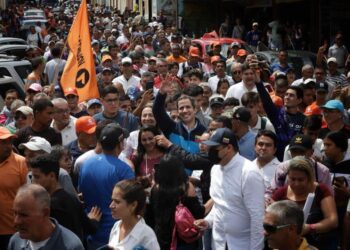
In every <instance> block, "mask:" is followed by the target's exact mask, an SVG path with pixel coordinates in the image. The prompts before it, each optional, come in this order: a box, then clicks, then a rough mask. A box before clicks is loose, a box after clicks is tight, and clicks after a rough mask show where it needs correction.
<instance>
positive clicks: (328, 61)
mask: <svg viewBox="0 0 350 250" xmlns="http://www.w3.org/2000/svg"><path fill="white" fill-rule="evenodd" d="M330 62H334V63H337V58H335V57H330V58H328V60H327V64H328V63H330Z"/></svg>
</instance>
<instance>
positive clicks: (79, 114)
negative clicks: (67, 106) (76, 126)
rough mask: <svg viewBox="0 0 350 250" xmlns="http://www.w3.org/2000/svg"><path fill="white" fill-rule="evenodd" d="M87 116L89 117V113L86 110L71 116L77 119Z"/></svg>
mask: <svg viewBox="0 0 350 250" xmlns="http://www.w3.org/2000/svg"><path fill="white" fill-rule="evenodd" d="M87 115H89V113H88V112H87V111H86V110H81V111H79V112H78V113H71V116H74V117H75V118H79V117H82V116H87Z"/></svg>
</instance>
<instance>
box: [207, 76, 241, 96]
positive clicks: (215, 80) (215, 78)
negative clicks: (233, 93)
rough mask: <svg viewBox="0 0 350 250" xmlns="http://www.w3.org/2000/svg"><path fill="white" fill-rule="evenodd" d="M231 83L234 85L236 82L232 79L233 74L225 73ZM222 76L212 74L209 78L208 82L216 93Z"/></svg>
mask: <svg viewBox="0 0 350 250" xmlns="http://www.w3.org/2000/svg"><path fill="white" fill-rule="evenodd" d="M224 78H225V79H226V80H227V81H228V82H229V83H230V86H232V85H233V84H234V83H235V82H234V81H233V80H232V77H231V76H228V75H225V77H224ZM219 80H220V78H219V77H218V76H217V75H215V76H212V77H210V78H209V79H208V84H209V86H210V88H211V90H212V91H213V93H216V89H217V87H218V82H219Z"/></svg>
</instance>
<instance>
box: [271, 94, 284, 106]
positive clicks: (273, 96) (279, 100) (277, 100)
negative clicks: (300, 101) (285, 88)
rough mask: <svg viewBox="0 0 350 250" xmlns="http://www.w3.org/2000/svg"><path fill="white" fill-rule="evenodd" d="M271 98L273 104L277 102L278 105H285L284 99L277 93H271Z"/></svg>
mask: <svg viewBox="0 0 350 250" xmlns="http://www.w3.org/2000/svg"><path fill="white" fill-rule="evenodd" d="M271 99H272V102H273V104H275V106H276V107H278V108H281V107H283V100H282V98H281V97H279V96H277V95H271Z"/></svg>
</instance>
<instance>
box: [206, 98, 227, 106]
mask: <svg viewBox="0 0 350 250" xmlns="http://www.w3.org/2000/svg"><path fill="white" fill-rule="evenodd" d="M224 101H225V100H224V98H222V97H220V96H218V97H214V98H212V99H211V100H210V102H209V106H210V107H212V106H224Z"/></svg>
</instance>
